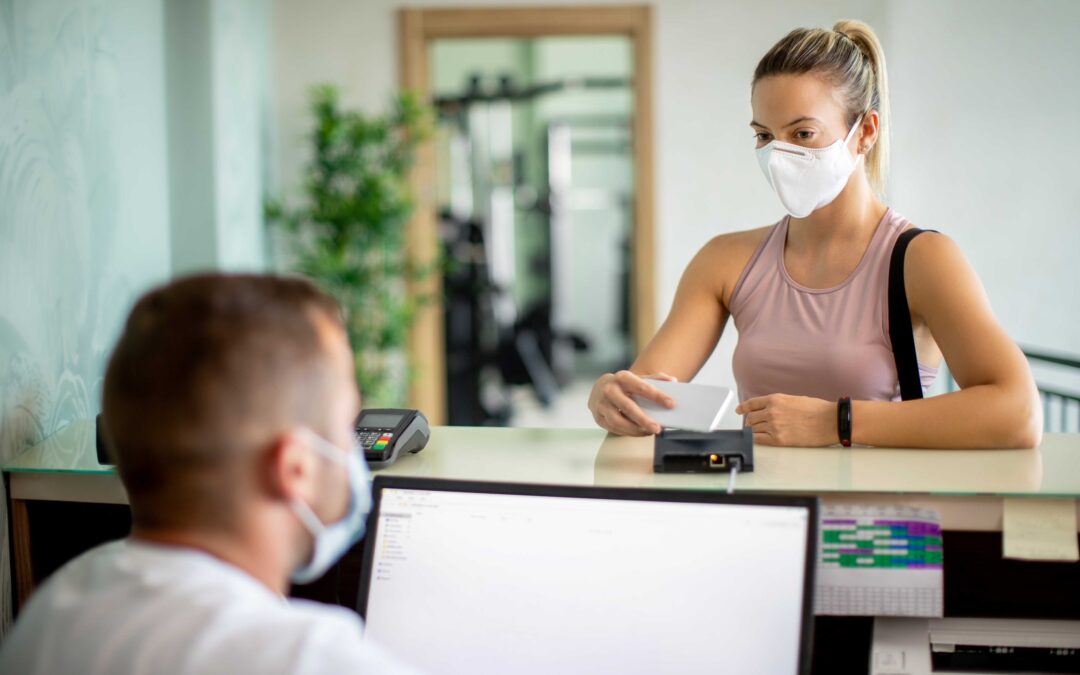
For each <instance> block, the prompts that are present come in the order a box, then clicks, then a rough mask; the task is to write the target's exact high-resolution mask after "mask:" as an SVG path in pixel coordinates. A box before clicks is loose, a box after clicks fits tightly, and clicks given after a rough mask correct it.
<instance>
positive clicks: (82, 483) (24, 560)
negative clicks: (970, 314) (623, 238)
mask: <svg viewBox="0 0 1080 675" xmlns="http://www.w3.org/2000/svg"><path fill="white" fill-rule="evenodd" d="M652 443H653V439H652V438H651V437H648V438H620V437H615V436H610V435H608V434H606V433H605V432H603V431H601V430H599V429H521V428H505V429H504V428H471V427H437V428H435V429H434V430H433V432H432V438H431V442H430V443H429V445H428V447H427V448H426V449H425V450H424V451H422V452H420V453H418V454H415V455H407V456H404V457H402V458H401V459H400V460H399V461H398V462H397V463H396V464H394V465H393V466H390V467H388V468H385V469H382V470H380V471H378V472H376V473H384V474H388V475H400V476H423V477H430V478H446V479H467V480H479V481H505V482H525V483H555V484H572V485H602V486H623V487H650V488H665V489H706V490H726V489H727V486H728V479H727V475H726V474H656V473H653V471H652V447H653V446H652ZM3 470H4V473H5V478H6V480H7V481H8V488H9V490H8V495H9V499H10V507H11V518H12V520H11V522H12V529H13V531H12V537H13V544H14V547H13V548H14V554H15V561H14V562H15V583H16V589H17V592H16V595H17V598H18V599H19V601H20V602H21V601H22V600H25V598H26V597H28V596H29V594H30V592H31V591H32V589H33V574H32V565H31V546H30V543H31V536H30V527H31V522H30V518H29V513H28V508H27V506H28V503H29V502H33V501H35V500H37V501H48V502H81V503H97V504H126V502H127V497H126V494H125V493H124V489H123V486H122V485H121V484H120V480H119V478H118V476H117V475H116V473H115V470H114V469H113V468H112V467H110V466H103V465H101V464H99V463H98V462H97V459H96V453H95V446H94V423H93V421H92V420H85V421H77V422H74V423H72V424H70V425H69V426H68V427H66V428H65V429H64V430H62V431H61V432H59V433H57V434H55V435H53V436H52V437H50V438H49V439H47V440H46V441H44V442H43V443H41V444H39V445H37V446H35V447H34V448H31V449H29V450H27V451H26V452H24V453H23V454H21V455H20V456H18V457H16V458H15V459H14V460H13V461H12V462H10V463H9V464H7V465H6V466H4V467H3ZM735 488H736V491H737V492H777V493H800V494H815V495H820V496H821V498H822V500H823V502H824V503H826V504H830V503H835V504H841V503H860V504H903V505H912V506H920V507H928V508H933V509H936V510H937V511H938V512H939V513H940V515H941V521H942V526H943V528H944V529H946V530H954V531H966V532H994V531H1000V529H1001V527H1002V512H1003V503H1004V500H1005V499H1007V498H1014V497H1016V498H1020V497H1045V498H1059V499H1070V500H1073V502H1075V500H1076V498H1077V497H1078V496H1080V434H1047V435H1046V437H1045V439H1044V440H1043V443H1042V445H1041V446H1040V447H1039V448H1036V449H1031V450H912V449H886V448H851V449H845V448H841V447H830V448H775V447H768V446H757V447H756V448H755V470H754V471H753V472H752V473H744V474H740V475H739V476H738V477H737V480H736V483H735Z"/></svg>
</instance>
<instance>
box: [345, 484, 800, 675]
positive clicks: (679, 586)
mask: <svg viewBox="0 0 1080 675" xmlns="http://www.w3.org/2000/svg"><path fill="white" fill-rule="evenodd" d="M374 502H375V506H374V509H373V510H372V513H371V517H370V519H369V521H368V536H367V539H366V542H365V550H364V567H363V571H362V573H361V575H362V576H361V581H360V593H359V598H358V607H357V608H358V611H359V612H360V614H361V615H363V616H364V617H365V620H366V623H367V628H366V632H367V636H368V639H370V640H373V641H374V642H376V643H378V644H379V645H380V646H382V647H383V648H384V649H386V650H388V651H389V652H391V653H392V654H394V655H396V656H397V657H398V658H400V659H401V660H403V661H404V662H406V663H408V664H411V665H414V666H416V667H418V668H420V669H422V670H424V671H426V672H429V673H433V674H436V675H438V674H442V673H465V674H468V675H478V674H482V673H516V674H529V673H544V674H545V675H548V674H550V673H620V674H628V673H649V674H650V675H651V674H655V673H733V674H734V673H737V674H738V675H754V674H756V673H760V674H762V675H765V674H768V675H781V674H786V673H808V672H809V666H810V629H811V607H812V595H811V593H812V589H813V573H814V562H815V560H816V554H815V550H816V548H815V540H816V534H815V533H816V531H817V500H816V499H813V498H800V497H790V498H788V497H760V496H743V495H726V494H720V493H717V492H703V491H690V490H644V489H642V490H639V489H608V488H591V487H556V486H545V485H521V484H514V485H512V484H496V483H472V482H459V481H444V480H432V479H421V478H400V477H387V476H378V477H376V478H375V482H374Z"/></svg>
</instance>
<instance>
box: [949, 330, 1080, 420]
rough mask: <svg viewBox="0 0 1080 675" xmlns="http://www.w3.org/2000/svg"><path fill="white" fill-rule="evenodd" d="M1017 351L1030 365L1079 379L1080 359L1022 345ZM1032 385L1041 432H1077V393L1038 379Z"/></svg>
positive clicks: (951, 382) (953, 383)
mask: <svg viewBox="0 0 1080 675" xmlns="http://www.w3.org/2000/svg"><path fill="white" fill-rule="evenodd" d="M1020 349H1021V351H1023V352H1024V356H1025V357H1026V358H1027V360H1028V362H1029V363H1032V364H1042V365H1045V366H1050V367H1052V368H1054V371H1055V372H1056V373H1060V374H1062V375H1064V376H1065V377H1068V376H1070V375H1077V376H1080V356H1077V355H1073V354H1060V353H1059V354H1055V353H1052V352H1048V351H1044V350H1041V349H1032V348H1030V347H1024V346H1021V347H1020ZM946 377H947V379H946V387H947V389H948V391H956V389H957V387H956V380H954V379H953V376H952V373H948V374H947V376H946ZM1035 386H1036V387H1037V388H1038V390H1039V398H1041V399H1042V406H1043V431H1050V432H1057V431H1066V432H1068V431H1076V432H1080V391H1068V390H1066V389H1063V388H1061V387H1060V386H1059V385H1057V384H1048V383H1047V382H1045V381H1040V379H1039V378H1038V377H1036V378H1035ZM1074 418H1075V421H1074Z"/></svg>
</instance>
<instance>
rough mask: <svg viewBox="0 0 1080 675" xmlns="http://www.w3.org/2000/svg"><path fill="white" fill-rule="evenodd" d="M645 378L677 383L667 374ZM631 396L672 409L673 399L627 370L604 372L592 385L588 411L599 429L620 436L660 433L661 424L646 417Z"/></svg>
mask: <svg viewBox="0 0 1080 675" xmlns="http://www.w3.org/2000/svg"><path fill="white" fill-rule="evenodd" d="M648 377H650V378H652V379H654V380H666V381H668V382H677V380H676V379H675V378H674V377H672V376H670V375H667V374H666V373H656V374H655V375H649V376H648ZM631 395H634V396H640V397H642V398H646V399H649V400H651V401H655V402H657V403H659V404H660V405H662V406H664V407H666V408H674V407H675V399H673V398H671V397H670V396H668V395H667V394H665V393H664V392H662V391H660V390H659V389H657V388H656V387H654V386H652V385H651V384H649V383H648V382H647V381H645V380H644V379H643V378H641V377H639V376H638V375H635V374H634V373H632V372H630V371H629V370H620V371H619V372H617V373H606V374H604V375H601V376H600V379H598V380H597V381H596V384H594V385H593V388H592V393H590V394H589V410H590V411H591V412H592V414H593V419H594V420H596V423H597V424H599V425H600V426H601V427H602V428H604V429H607V430H608V431H610V432H611V433H613V434H618V435H620V436H648V435H649V434H658V433H660V425H659V424H657V423H656V421H655V420H653V419H652V418H651V417H649V416H648V415H646V414H645V412H644V411H643V410H642V409H641V407H640V406H639V405H638V404H637V403H635V402H634V399H632V398H630V396H631Z"/></svg>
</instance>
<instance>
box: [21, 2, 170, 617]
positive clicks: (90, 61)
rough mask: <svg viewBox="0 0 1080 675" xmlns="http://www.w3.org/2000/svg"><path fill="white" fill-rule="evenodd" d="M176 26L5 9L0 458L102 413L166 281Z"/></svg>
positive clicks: (130, 5)
mask: <svg viewBox="0 0 1080 675" xmlns="http://www.w3.org/2000/svg"><path fill="white" fill-rule="evenodd" d="M162 25H163V9H162V2H160V1H158V2H146V1H145V0H94V1H90V2H84V1H82V0H54V1H52V2H47V3H46V2H40V1H37V0H34V1H31V0H26V1H23V2H6V3H0V461H4V462H7V461H10V460H11V459H12V458H13V457H14V456H15V455H16V454H17V453H18V452H20V451H22V450H24V449H26V448H28V447H30V446H32V445H34V444H35V443H37V442H39V441H41V440H42V439H43V438H45V437H46V436H49V435H50V434H52V433H53V432H55V431H56V430H58V429H60V428H62V427H63V426H65V425H66V424H67V423H68V422H70V421H72V420H76V419H82V418H87V417H92V416H93V415H94V414H95V413H96V412H97V410H98V406H99V400H100V392H101V383H102V374H103V371H104V365H105V360H106V359H107V357H108V354H109V351H110V350H111V349H112V344H113V340H114V339H115V336H116V335H117V334H118V333H119V331H120V328H121V327H122V325H123V322H124V319H125V317H126V315H127V312H128V310H129V308H130V306H131V303H132V302H133V301H134V299H135V298H136V297H137V296H138V294H140V293H141V292H142V291H144V290H145V289H146V288H147V287H148V286H149V285H151V284H154V283H158V282H160V281H163V280H164V279H165V278H166V276H167V275H168V271H169V213H168V194H167V189H168V181H167V170H166V161H165V155H166V143H165V94H164V76H163V75H164V71H165V66H164V49H163V44H162V43H163V40H162ZM6 503H7V498H6V496H5V495H4V494H3V487H2V486H0V636H2V634H3V629H4V628H5V627H6V626H7V624H8V622H9V621H10V618H11V607H10V603H9V599H10V597H11V586H10V580H11V568H10V561H9V559H8V554H9V540H8V533H7V513H6V508H5V505H6Z"/></svg>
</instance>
